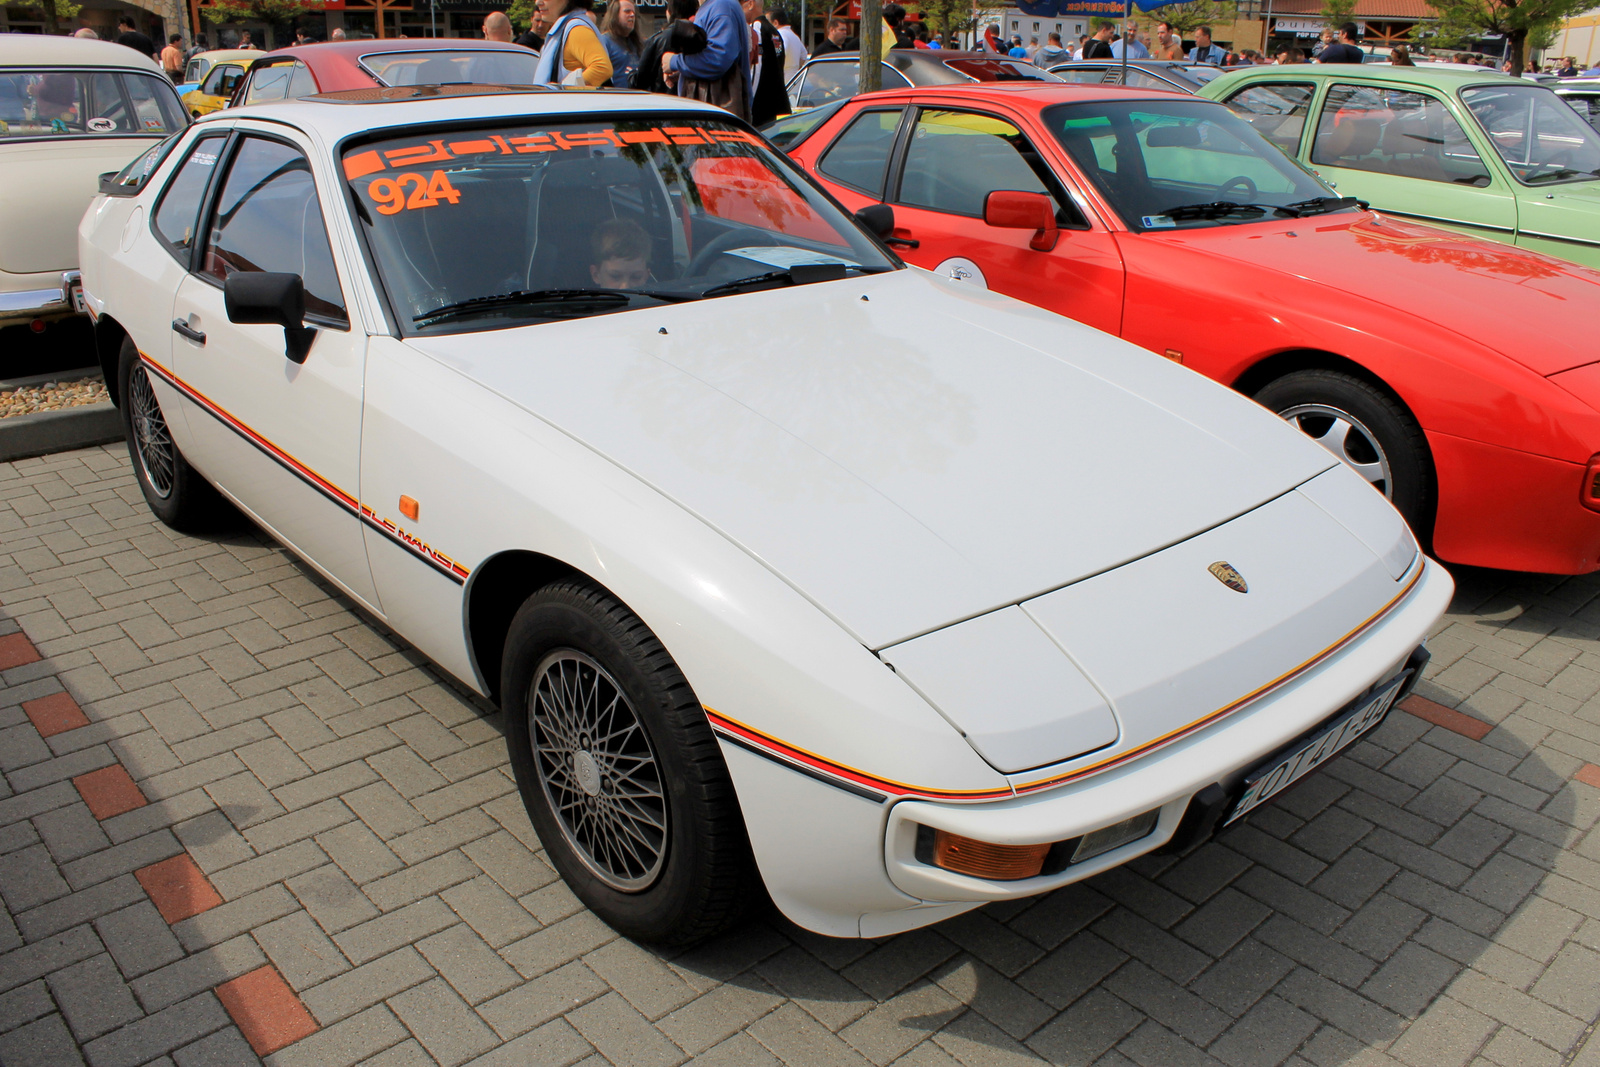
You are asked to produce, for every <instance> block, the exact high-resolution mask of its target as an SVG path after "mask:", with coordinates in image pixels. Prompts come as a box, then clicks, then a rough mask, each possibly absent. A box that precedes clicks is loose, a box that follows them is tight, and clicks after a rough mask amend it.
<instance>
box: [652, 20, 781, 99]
mask: <svg viewBox="0 0 1600 1067" xmlns="http://www.w3.org/2000/svg"><path fill="white" fill-rule="evenodd" d="M759 10H760V8H759V6H757V11H758V13H759ZM745 15H746V12H745V9H744V7H743V6H742V5H741V4H740V3H739V2H738V0H706V2H705V3H704V4H702V5H701V6H700V11H699V13H698V14H696V15H695V19H694V23H695V25H696V26H699V27H700V28H701V29H702V30H705V31H706V46H705V48H704V49H703V50H701V51H699V52H696V53H694V54H693V55H690V54H687V53H680V52H663V53H662V54H661V72H662V74H663V75H664V76H665V77H666V80H667V84H669V85H676V84H677V82H678V79H679V77H680V76H684V75H686V76H688V77H690V78H693V79H695V80H696V81H698V82H701V83H704V84H705V85H706V86H719V83H724V80H726V84H723V85H720V86H719V87H720V88H723V89H725V90H726V92H727V99H716V98H715V97H714V96H710V95H701V93H702V92H704V89H701V90H700V91H689V92H685V91H684V90H683V89H679V95H680V96H694V97H695V98H696V99H701V100H706V99H709V100H710V102H711V103H713V104H717V105H718V106H720V107H725V108H727V110H729V111H731V112H732V113H733V114H735V115H737V116H739V117H740V118H742V119H744V120H745V121H746V122H749V121H750V117H751V116H750V105H751V102H752V97H753V96H754V87H753V86H752V85H751V84H750V81H751V78H750V75H751V69H750V22H749V20H748V19H746V17H745ZM741 89H742V90H743V91H742V93H741V92H740V90H741Z"/></svg>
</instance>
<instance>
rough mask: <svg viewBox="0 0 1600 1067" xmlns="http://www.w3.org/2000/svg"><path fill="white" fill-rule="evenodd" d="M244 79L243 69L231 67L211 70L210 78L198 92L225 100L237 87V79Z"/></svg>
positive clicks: (226, 66)
mask: <svg viewBox="0 0 1600 1067" xmlns="http://www.w3.org/2000/svg"><path fill="white" fill-rule="evenodd" d="M242 77H244V69H243V68H242V67H235V66H231V65H224V66H220V67H212V68H211V76H210V77H208V78H207V79H206V83H205V84H204V85H202V86H201V87H200V91H201V92H202V93H205V94H206V95H207V96H220V97H222V98H223V99H227V98H228V97H231V96H232V95H233V91H234V90H235V89H237V88H238V87H239V79H240V78H242Z"/></svg>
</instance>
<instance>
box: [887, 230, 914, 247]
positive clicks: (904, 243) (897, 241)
mask: <svg viewBox="0 0 1600 1067" xmlns="http://www.w3.org/2000/svg"><path fill="white" fill-rule="evenodd" d="M905 232H906V233H910V232H911V231H910V230H906V231H905ZM883 243H884V244H886V245H898V246H899V247H901V248H921V247H922V242H921V241H917V240H913V239H912V238H910V237H896V236H895V235H894V234H893V233H890V234H889V236H887V237H885V238H884V239H883Z"/></svg>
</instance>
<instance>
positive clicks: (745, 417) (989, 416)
mask: <svg viewBox="0 0 1600 1067" xmlns="http://www.w3.org/2000/svg"><path fill="white" fill-rule="evenodd" d="M411 343H412V344H414V345H416V346H417V347H418V348H419V349H421V350H422V351H424V352H426V353H429V354H431V355H432V356H434V357H435V358H437V359H440V360H441V361H443V362H445V363H446V364H448V365H450V366H452V367H454V368H456V369H457V370H459V371H460V372H461V373H462V374H464V375H466V376H467V377H469V378H471V379H473V380H475V381H477V382H479V383H481V384H482V385H484V386H486V387H488V388H490V389H492V390H494V391H496V392H497V393H499V394H501V395H503V396H505V397H507V398H508V399H510V400H512V401H513V402H515V403H517V404H519V405H521V406H522V407H524V408H525V409H526V410H528V411H530V412H532V413H533V414H535V415H537V416H538V417H540V418H542V419H544V420H547V421H548V422H549V423H551V424H552V425H554V426H557V427H559V428H560V429H562V430H563V431H565V432H566V433H568V434H570V435H572V436H573V437H574V438H575V439H577V440H579V441H581V442H583V443H584V444H586V445H587V446H588V447H590V448H593V449H594V450H595V451H597V452H599V453H601V454H603V455H605V456H607V457H609V458H610V459H611V460H613V461H614V462H616V463H617V464H619V465H620V466H622V467H623V468H625V469H627V470H629V471H631V472H633V473H634V474H635V475H636V476H637V477H638V478H640V479H641V480H642V481H644V482H646V483H648V484H649V485H651V486H653V487H654V488H655V489H657V490H658V491H660V492H661V493H663V494H665V495H667V496H668V497H670V498H672V499H673V500H675V501H677V502H678V503H679V504H681V505H682V506H683V507H684V508H687V509H688V510H690V511H691V512H693V513H695V514H696V515H698V516H700V517H701V518H702V519H703V520H704V521H705V522H706V523H708V524H709V525H711V526H712V527H714V528H716V529H717V530H719V531H721V532H722V533H723V534H724V535H725V536H727V537H728V538H730V539H731V540H732V541H734V542H736V543H737V544H739V545H741V546H742V547H743V548H744V549H745V550H746V551H748V552H749V553H751V554H752V555H753V556H755V557H757V558H758V559H760V560H761V561H763V562H764V563H765V564H766V565H767V566H769V567H770V568H771V569H772V570H773V571H774V572H776V573H777V574H779V575H780V576H782V577H783V578H784V579H785V580H787V581H788V582H790V583H791V584H792V585H793V586H794V587H795V588H797V589H798V590H799V591H800V592H801V593H803V594H804V595H805V596H807V597H809V598H810V599H811V600H812V601H813V602H814V603H816V604H817V605H818V606H819V607H820V608H822V609H823V610H824V611H826V612H828V613H829V614H830V615H832V616H833V617H834V618H835V619H836V620H838V622H839V623H840V624H842V625H843V626H845V627H846V628H847V629H849V630H850V631H851V632H852V633H853V634H855V635H856V636H857V638H858V639H859V640H861V641H862V642H863V643H864V644H865V645H867V646H868V647H871V648H881V647H883V646H885V645H888V644H891V643H894V642H896V641H902V640H905V639H906V638H909V637H912V636H914V635H917V634H920V633H925V632H928V631H930V630H933V629H936V628H938V627H941V626H945V625H948V624H950V623H952V622H955V621H957V620H960V619H964V618H969V617H972V616H975V615H978V614H981V613H983V612H987V611H991V610H993V609H994V608H996V607H999V606H1002V605H1005V604H1011V603H1017V602H1019V601H1022V600H1025V599H1028V598H1030V597H1034V596H1037V595H1039V594H1040V593H1043V592H1046V591H1048V590H1050V589H1054V588H1057V587H1060V586H1062V585H1065V584H1067V583H1069V582H1072V581H1075V580H1077V579H1080V578H1083V577H1085V576H1087V575H1090V574H1095V573H1098V572H1101V571H1104V570H1107V569H1108V568H1111V567H1114V566H1117V565H1118V564H1121V563H1124V562H1127V561H1129V560H1132V559H1137V558H1140V557H1142V556H1144V555H1146V554H1148V553H1150V552H1152V551H1155V550H1157V549H1159V548H1162V547H1163V546H1166V545H1170V544H1173V543H1175V542H1177V541H1180V540H1183V539H1184V538H1187V537H1189V536H1191V535H1193V534H1195V533H1197V532H1199V531H1201V530H1205V529H1208V528H1210V527H1212V526H1215V525H1217V524H1218V523H1221V522H1224V521H1226V520H1228V519H1230V518H1232V517H1234V516H1237V515H1240V514H1243V513H1244V512H1246V511H1249V510H1250V509H1252V508H1254V507H1256V506H1258V505H1260V504H1261V503H1263V502H1265V501H1267V500H1270V499H1272V498H1274V497H1276V496H1278V495H1280V494H1282V493H1284V492H1286V491H1288V490H1290V489H1292V488H1293V487H1295V486H1296V485H1299V484H1301V483H1303V482H1305V481H1306V480H1307V479H1309V478H1311V477H1313V476H1315V475H1316V474H1318V473H1319V472H1321V471H1323V470H1326V469H1328V468H1329V467H1330V466H1331V465H1332V463H1333V462H1334V461H1333V459H1332V457H1330V456H1329V455H1328V453H1326V452H1325V451H1323V450H1321V449H1319V448H1317V447H1316V446H1315V445H1313V444H1311V443H1310V442H1309V441H1307V440H1306V439H1305V438H1304V437H1302V436H1301V435H1299V434H1297V433H1295V432H1294V431H1293V430H1291V429H1290V428H1289V427H1287V426H1286V425H1285V424H1284V423H1282V422H1281V421H1279V420H1277V419H1275V418H1274V417H1273V416H1271V415H1270V414H1268V413H1267V412H1266V411H1264V410H1262V409H1261V408H1259V407H1257V406H1256V405H1255V404H1253V403H1251V402H1250V401H1248V400H1245V399H1244V398H1242V397H1240V396H1238V395H1236V394H1234V393H1232V392H1231V391H1229V390H1227V389H1224V388H1223V387H1221V386H1218V385H1216V384H1214V383H1211V382H1209V381H1206V380H1205V379H1203V378H1201V377H1200V376H1199V375H1196V374H1193V373H1191V372H1189V371H1185V370H1183V369H1181V368H1179V367H1176V366H1174V365H1172V364H1170V363H1167V362H1166V361H1164V360H1162V359H1160V358H1159V357H1156V356H1152V355H1151V354H1149V353H1148V352H1145V351H1144V350H1142V349H1139V348H1136V347H1134V346H1132V345H1129V344H1127V343H1125V342H1122V341H1120V340H1118V339H1116V338H1113V337H1110V336H1108V335H1106V334H1103V333H1100V332H1098V331H1096V330H1092V329H1089V328H1087V327H1084V326H1081V325H1079V324H1077V323H1074V322H1072V321H1070V320H1067V319H1064V318H1061V317H1059V316H1055V315H1052V314H1049V313H1048V312H1044V311H1040V310H1038V309H1036V308H1032V307H1029V306H1027V305H1024V304H1021V303H1019V302H1017V301H1013V300H1010V299H1009V298H1006V297H1002V296H999V295H997V294H993V293H988V292H982V291H978V292H974V291H971V290H970V289H969V288H966V287H961V286H957V285H955V284H953V283H948V282H944V281H942V280H939V279H936V278H935V277H933V276H932V275H929V274H927V273H926V272H922V271H915V270H907V271H897V272H894V273H892V274H887V275H881V276H878V277H872V278H861V279H850V280H845V281H838V282H825V283H818V284H813V285H806V286H796V287H791V288H785V289H779V290H773V291H769V292H763V293H755V294H748V295H743V296H737V297H729V298H721V299H715V300H710V301H703V302H698V303H691V304H680V305H671V306H665V307H661V308H658V309H651V310H643V311H633V312H626V313H622V314H614V315H606V316H598V317H593V318H588V319H583V320H579V321H576V322H570V323H552V324H543V325H538V326H531V327H524V328H520V329H513V330H503V331H494V332H490V333H476V334H462V335H456V336H452V337H443V338H426V339H416V340H413V341H412V342H411ZM506 461H507V462H515V461H516V459H515V457H506Z"/></svg>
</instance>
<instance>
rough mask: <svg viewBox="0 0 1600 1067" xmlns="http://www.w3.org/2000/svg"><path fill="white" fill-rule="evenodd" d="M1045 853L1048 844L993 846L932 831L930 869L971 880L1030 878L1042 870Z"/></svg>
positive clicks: (1008, 880) (1006, 880)
mask: <svg viewBox="0 0 1600 1067" xmlns="http://www.w3.org/2000/svg"><path fill="white" fill-rule="evenodd" d="M1049 851H1050V845H1049V843H1048V842H1046V843H1045V844H1042V845H995V844H991V843H990V842H988V841H975V840H973V839H972V838H970V837H961V836H959V835H957V834H952V833H947V832H945V831H944V830H935V831H934V832H933V863H934V866H936V867H943V868H944V869H945V870H947V871H955V872H956V873H957V874H970V875H972V877H974V878H991V879H994V880H995V881H1000V882H1014V881H1016V880H1017V879H1018V878H1032V877H1034V876H1035V875H1037V874H1038V873H1039V872H1040V871H1041V870H1043V869H1044V858H1045V855H1046V854H1047V853H1049Z"/></svg>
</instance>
